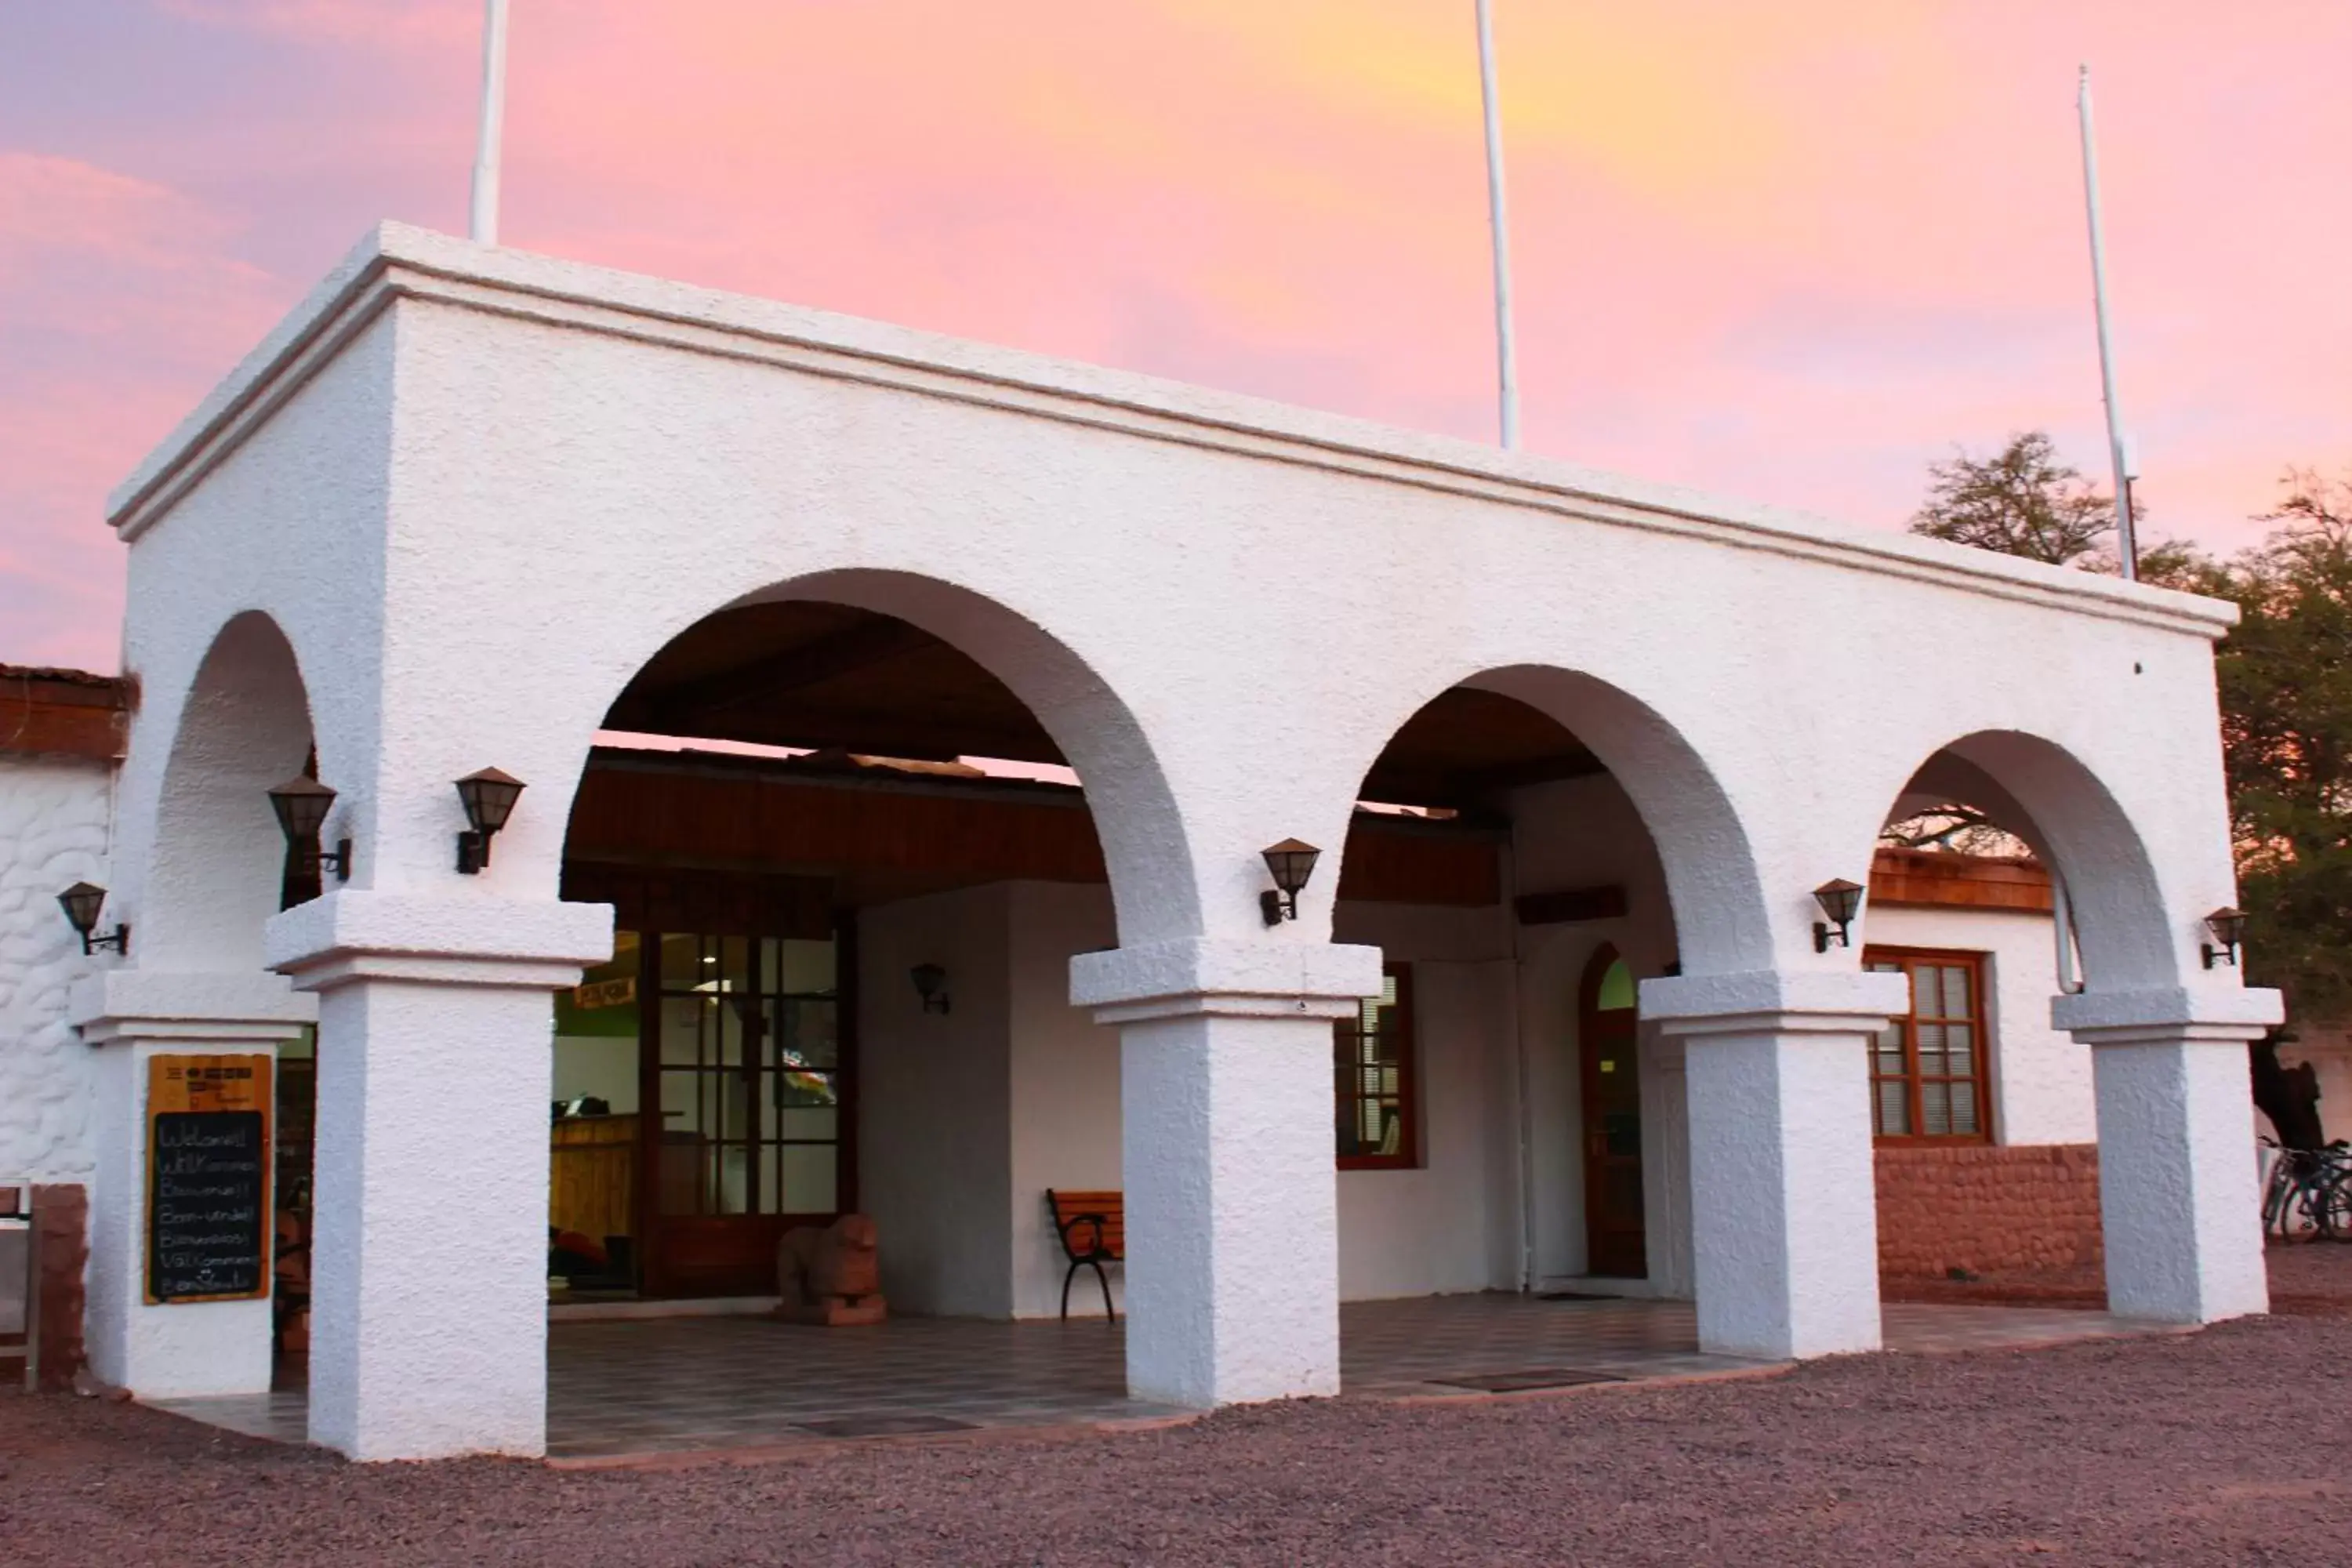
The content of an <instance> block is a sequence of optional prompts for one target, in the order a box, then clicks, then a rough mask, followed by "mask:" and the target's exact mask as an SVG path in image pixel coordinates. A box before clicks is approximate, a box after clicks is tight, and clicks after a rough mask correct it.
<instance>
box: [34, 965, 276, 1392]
mask: <svg viewBox="0 0 2352 1568" xmlns="http://www.w3.org/2000/svg"><path fill="white" fill-rule="evenodd" d="M317 1015H318V1004H317V1002H316V1001H315V1000H313V999H312V998H310V997H308V996H302V995H298V994H295V993H294V992H293V990H292V989H291V988H290V987H289V986H288V985H287V984H286V982H285V981H284V980H283V979H282V978H280V977H279V976H278V975H275V974H264V973H258V972H257V973H251V974H202V973H177V974H174V973H142V971H140V970H136V969H116V970H109V971H106V972H104V973H99V974H95V975H92V976H90V977H89V979H88V980H86V981H84V982H83V983H82V984H80V985H79V987H77V989H76V991H75V993H74V998H73V1018H74V1022H75V1023H76V1024H77V1025H79V1026H80V1029H81V1034H82V1038H83V1039H84V1040H85V1041H87V1042H88V1043H89V1045H91V1046H92V1047H96V1048H97V1051H98V1058H97V1062H96V1071H95V1073H94V1074H93V1077H94V1079H96V1081H95V1083H94V1084H93V1085H92V1095H93V1102H92V1108H93V1111H94V1115H95V1122H96V1125H95V1127H94V1129H93V1131H94V1133H95V1137H94V1139H93V1142H94V1144H95V1151H94V1152H95V1154H96V1157H97V1168H96V1171H95V1172H94V1173H93V1179H92V1191H91V1194H90V1251H89V1306H88V1309H87V1311H88V1316H87V1318H86V1320H85V1330H84V1331H85V1334H86V1337H87V1341H88V1344H89V1362H90V1370H91V1371H92V1372H94V1373H97V1374H98V1376H99V1377H100V1378H102V1379H103V1380H105V1381H106V1382H108V1383H111V1384H117V1385H118V1386H121V1387H123V1388H127V1389H129V1390H130V1391H131V1393H132V1394H136V1395H137V1396H138V1397H140V1398H142V1399H184V1398H190V1397H194V1396H198V1395H203V1394H261V1393H266V1392H268V1388H269V1378H270V1363H271V1354H270V1352H271V1341H272V1338H273V1335H272V1331H271V1323H270V1302H269V1298H268V1295H267V1294H265V1295H263V1296H261V1297H260V1298H258V1299H257V1300H249V1301H176V1302H164V1303H161V1304H154V1305H151V1304H150V1303H149V1302H148V1300H147V1299H146V1287H147V1272H146V1270H147V1196H148V1169H147V1063H148V1060H149V1058H152V1057H156V1056H163V1055H191V1056H194V1055H232V1054H236V1055H268V1057H270V1058H271V1059H272V1061H273V1063H274V1062H275V1060H276V1057H277V1052H278V1045H279V1043H280V1042H282V1041H285V1040H289V1039H293V1038H295V1037H298V1036H299V1034H300V1033H301V1032H302V1026H304V1025H305V1024H307V1023H308V1022H310V1020H311V1019H312V1018H314V1017H316V1016H317ZM273 1124H274V1123H273ZM260 1217H261V1225H262V1235H263V1236H264V1237H268V1236H269V1235H270V1234H271V1228H272V1227H271V1216H270V1215H262V1216H260Z"/></svg>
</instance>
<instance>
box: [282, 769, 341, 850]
mask: <svg viewBox="0 0 2352 1568" xmlns="http://www.w3.org/2000/svg"><path fill="white" fill-rule="evenodd" d="M334 804H335V792H334V791H333V790H331V789H329V788H328V787H327V786H326V785H325V784H320V782H319V781H318V780H317V779H314V778H292V779H288V780H287V781H286V782H285V783H284V784H279V785H278V787H277V788H276V789H273V790H271V791H270V792H269V809H270V810H272V811H274V812H276V813H277V814H278V830H279V831H280V832H282V833H284V834H285V835H286V838H287V841H288V842H289V843H291V844H307V843H309V842H310V840H312V839H314V838H316V837H318V836H319V828H320V826H321V825H322V824H324V823H325V822H326V820H327V812H328V810H329V808H331V806H333V805H334Z"/></svg>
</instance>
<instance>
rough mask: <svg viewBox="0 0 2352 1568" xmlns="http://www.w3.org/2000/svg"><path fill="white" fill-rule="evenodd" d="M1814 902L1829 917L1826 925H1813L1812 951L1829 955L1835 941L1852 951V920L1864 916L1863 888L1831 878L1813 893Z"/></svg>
mask: <svg viewBox="0 0 2352 1568" xmlns="http://www.w3.org/2000/svg"><path fill="white" fill-rule="evenodd" d="M1813 901H1814V902H1815V903H1817V904H1819V905H1821V906H1822V913H1823V914H1825V915H1827V916H1829V917H1830V918H1829V920H1828V921H1826V922H1824V921H1814V922H1813V951H1814V952H1828V951H1829V950H1830V942H1831V941H1832V939H1834V940H1835V941H1836V942H1837V944H1838V945H1839V946H1840V947H1852V946H1853V917H1854V916H1856V915H1858V914H1860V913H1861V912H1862V884H1861V883H1859V882H1849V881H1847V880H1846V879H1844V878H1843V877H1832V879H1830V880H1828V881H1826V882H1823V883H1822V885H1821V886H1820V887H1818V888H1815V889H1813ZM1832 927H1835V928H1836V929H1835V930H1832V929H1831V928H1832Z"/></svg>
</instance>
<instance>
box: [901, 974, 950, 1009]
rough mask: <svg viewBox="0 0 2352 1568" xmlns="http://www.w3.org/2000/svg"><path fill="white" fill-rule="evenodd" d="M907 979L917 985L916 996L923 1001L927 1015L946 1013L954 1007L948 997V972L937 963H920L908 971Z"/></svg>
mask: <svg viewBox="0 0 2352 1568" xmlns="http://www.w3.org/2000/svg"><path fill="white" fill-rule="evenodd" d="M907 978H908V979H909V980H911V981H913V982H914V983H915V994H916V995H918V996H920V997H921V998H922V999H923V1011H924V1012H926V1013H945V1012H948V1011H949V1010H950V1008H951V1007H952V1006H953V1005H954V1004H953V1002H952V1000H951V999H950V997H949V995H948V972H947V971H946V970H944V969H941V968H940V966H939V965H938V964H936V963H919V964H917V965H915V967H914V968H912V969H910V970H908V971H907Z"/></svg>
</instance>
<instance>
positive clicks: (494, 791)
mask: <svg viewBox="0 0 2352 1568" xmlns="http://www.w3.org/2000/svg"><path fill="white" fill-rule="evenodd" d="M521 794H522V781H521V780H520V779H518V778H515V777H513V776H512V775H510V774H508V773H500V772H499V770H498V769H496V768H484V769H483V770H482V771H481V772H480V773H467V775H466V776H465V777H464V778H461V779H459V780H458V781H457V798H458V799H459V800H461V801H463V802H465V805H466V820H467V822H469V823H471V824H472V825H473V826H474V830H475V831H476V832H478V833H496V832H497V831H498V830H499V828H501V827H504V826H506V825H507V817H508V816H509V815H510V814H511V813H512V812H513V811H514V808H515V801H516V799H517V798H518V797H520V795H521Z"/></svg>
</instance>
